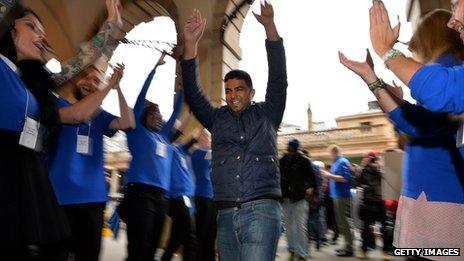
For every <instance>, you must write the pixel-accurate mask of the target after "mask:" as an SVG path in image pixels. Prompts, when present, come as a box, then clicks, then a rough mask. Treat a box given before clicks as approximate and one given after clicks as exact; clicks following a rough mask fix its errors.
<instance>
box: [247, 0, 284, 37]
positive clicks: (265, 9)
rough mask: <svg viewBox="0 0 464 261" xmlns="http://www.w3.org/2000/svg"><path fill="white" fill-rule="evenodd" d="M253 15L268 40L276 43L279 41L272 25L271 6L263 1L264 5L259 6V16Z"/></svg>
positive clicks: (272, 12) (272, 9) (274, 26)
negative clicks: (264, 31)
mask: <svg viewBox="0 0 464 261" xmlns="http://www.w3.org/2000/svg"><path fill="white" fill-rule="evenodd" d="M253 15H254V16H255V17H256V20H258V22H259V23H261V24H262V25H263V26H264V29H265V30H266V36H267V39H268V40H270V41H277V40H279V39H280V36H279V33H278V32H277V28H276V25H275V23H274V8H273V7H272V5H271V4H269V3H267V2H266V1H265V2H264V4H261V15H258V14H256V13H254V12H253Z"/></svg>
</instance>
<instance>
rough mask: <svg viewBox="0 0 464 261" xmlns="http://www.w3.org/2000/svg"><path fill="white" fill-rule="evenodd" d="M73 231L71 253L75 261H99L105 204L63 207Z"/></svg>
mask: <svg viewBox="0 0 464 261" xmlns="http://www.w3.org/2000/svg"><path fill="white" fill-rule="evenodd" d="M63 208H64V211H65V213H66V216H67V217H68V222H69V225H70V227H71V231H72V237H73V238H72V239H71V242H70V244H69V249H68V250H69V253H73V254H74V256H75V258H74V260H75V261H81V260H82V261H98V260H99V255H100V247H101V238H102V228H103V211H104V209H105V203H95V204H79V205H67V206H63Z"/></svg>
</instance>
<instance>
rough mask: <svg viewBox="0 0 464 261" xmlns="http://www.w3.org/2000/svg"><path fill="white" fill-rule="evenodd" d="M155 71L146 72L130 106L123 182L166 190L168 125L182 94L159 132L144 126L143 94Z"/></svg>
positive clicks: (168, 179)
mask: <svg viewBox="0 0 464 261" xmlns="http://www.w3.org/2000/svg"><path fill="white" fill-rule="evenodd" d="M154 74H155V70H152V71H151V72H150V74H149V75H148V76H147V79H146V80H145V83H144V85H143V87H142V90H141V91H140V94H139V96H138V97H137V101H136V102H135V106H134V116H135V121H136V127H135V129H134V130H132V131H128V132H126V134H127V144H128V147H129V151H130V152H131V154H132V161H131V163H130V167H129V170H128V172H127V173H126V175H125V180H124V183H125V184H129V183H142V184H145V185H150V186H155V187H158V188H161V189H164V190H165V191H169V188H170V183H171V165H172V157H173V149H172V146H171V144H170V138H171V129H172V127H173V126H174V123H175V120H176V118H177V116H178V115H179V113H180V112H181V110H182V103H183V94H182V92H179V93H178V95H177V96H176V101H175V102H174V111H173V113H172V115H171V117H170V119H169V120H168V121H167V122H166V123H165V124H163V127H162V129H161V130H160V131H159V132H153V131H151V130H149V129H147V128H146V127H145V126H144V124H143V121H144V120H145V119H144V117H143V115H144V111H145V96H146V94H147V91H148V88H149V87H150V84H151V81H152V79H153V76H154Z"/></svg>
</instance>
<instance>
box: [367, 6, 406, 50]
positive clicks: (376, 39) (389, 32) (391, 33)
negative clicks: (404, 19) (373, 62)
mask: <svg viewBox="0 0 464 261" xmlns="http://www.w3.org/2000/svg"><path fill="white" fill-rule="evenodd" d="M369 18H370V36H371V42H372V46H373V47H374V50H375V52H376V53H377V54H378V55H379V56H380V57H382V56H383V55H384V54H385V53H386V52H387V51H389V50H390V49H392V48H393V45H395V43H396V42H397V40H398V37H399V35H400V28H401V23H400V22H399V21H398V24H397V25H396V26H395V27H394V28H392V27H391V24H390V19H389V17H388V12H387V9H386V8H385V5H384V4H383V2H382V1H379V0H374V1H373V5H372V7H371V9H370V10H369Z"/></svg>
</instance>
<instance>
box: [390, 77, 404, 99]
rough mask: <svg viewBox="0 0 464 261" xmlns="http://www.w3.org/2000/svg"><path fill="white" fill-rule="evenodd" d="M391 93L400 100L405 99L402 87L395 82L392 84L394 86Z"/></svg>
mask: <svg viewBox="0 0 464 261" xmlns="http://www.w3.org/2000/svg"><path fill="white" fill-rule="evenodd" d="M389 89H390V92H391V93H392V94H393V95H395V96H396V98H398V99H401V100H402V99H403V96H404V92H403V88H401V86H398V85H396V83H395V81H393V82H392V86H391V87H390V88H389Z"/></svg>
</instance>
